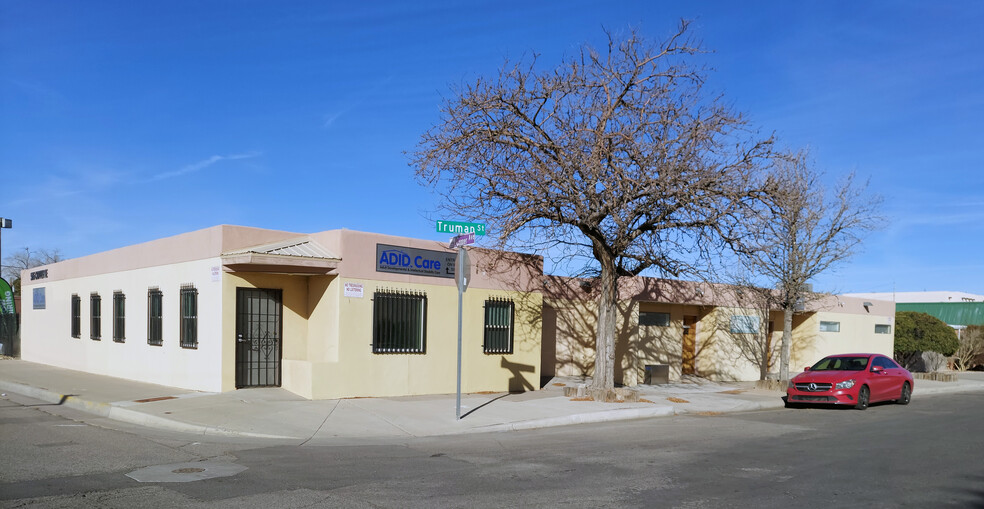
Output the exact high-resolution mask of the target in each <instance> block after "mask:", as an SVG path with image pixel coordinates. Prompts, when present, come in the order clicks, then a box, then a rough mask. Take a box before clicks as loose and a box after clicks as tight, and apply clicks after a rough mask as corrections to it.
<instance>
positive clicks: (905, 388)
mask: <svg viewBox="0 0 984 509" xmlns="http://www.w3.org/2000/svg"><path fill="white" fill-rule="evenodd" d="M910 401H912V387H909V382H905V383H904V384H902V395H901V396H899V399H897V400H895V402H896V403H898V404H900V405H908V404H909V402H910Z"/></svg>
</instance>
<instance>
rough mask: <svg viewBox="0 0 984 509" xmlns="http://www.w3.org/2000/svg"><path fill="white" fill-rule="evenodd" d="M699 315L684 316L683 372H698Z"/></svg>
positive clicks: (687, 373) (692, 373)
mask: <svg viewBox="0 0 984 509" xmlns="http://www.w3.org/2000/svg"><path fill="white" fill-rule="evenodd" d="M696 364H697V317H696V316H684V317H683V374H684V375H694V374H696V373H697V366H696Z"/></svg>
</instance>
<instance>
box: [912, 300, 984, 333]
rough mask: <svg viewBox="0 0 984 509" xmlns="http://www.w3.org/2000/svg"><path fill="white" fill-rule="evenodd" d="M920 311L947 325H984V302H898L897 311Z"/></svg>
mask: <svg viewBox="0 0 984 509" xmlns="http://www.w3.org/2000/svg"><path fill="white" fill-rule="evenodd" d="M899 311H919V312H921V313H926V314H928V315H932V316H935V317H936V318H939V319H940V320H943V321H944V322H946V324H947V325H950V326H955V325H962V326H965V327H966V326H967V325H984V302H897V303H895V312H896V313H898V312H899Z"/></svg>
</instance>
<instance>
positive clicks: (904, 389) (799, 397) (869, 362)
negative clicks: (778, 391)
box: [786, 353, 913, 410]
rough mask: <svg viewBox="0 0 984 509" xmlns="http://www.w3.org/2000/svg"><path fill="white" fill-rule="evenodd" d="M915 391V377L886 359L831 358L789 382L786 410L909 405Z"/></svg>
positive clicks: (863, 355) (863, 356)
mask: <svg viewBox="0 0 984 509" xmlns="http://www.w3.org/2000/svg"><path fill="white" fill-rule="evenodd" d="M912 388H913V383H912V373H909V371H908V370H906V369H905V368H903V367H901V366H899V365H898V364H896V363H895V361H894V360H892V359H890V358H888V357H886V356H884V355H880V354H874V353H854V354H842V355H831V356H830V357H824V358H823V359H821V360H820V362H818V363H816V364H814V365H813V366H812V367H809V368H806V371H804V372H803V373H800V374H799V375H796V376H794V377H793V379H792V380H790V381H789V386H788V387H787V388H786V406H787V407H791V406H794V405H795V404H796V403H814V404H830V405H851V406H854V408H857V409H858V410H864V409H865V408H868V405H869V404H870V403H877V402H879V401H895V402H896V403H898V404H900V405H907V404H909V400H910V399H912Z"/></svg>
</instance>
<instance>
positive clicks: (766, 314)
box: [21, 225, 895, 399]
mask: <svg viewBox="0 0 984 509" xmlns="http://www.w3.org/2000/svg"><path fill="white" fill-rule="evenodd" d="M468 252H469V253H470V257H471V270H470V272H469V274H470V276H471V277H470V282H469V285H468V289H467V291H466V292H465V293H464V295H463V306H462V318H463V320H462V345H463V350H462V352H463V353H462V385H461V389H462V391H464V392H481V391H495V392H503V391H524V390H535V389H538V388H539V387H540V384H541V377H544V379H545V377H551V376H555V375H562V376H564V375H568V376H570V375H590V374H591V373H592V371H593V367H594V345H595V324H596V322H597V320H596V317H597V303H596V301H597V291H596V290H595V289H594V288H593V287H592V281H590V280H585V279H573V278H564V277H554V276H544V275H543V263H542V259H541V258H540V257H538V256H531V255H522V254H517V253H506V252H501V251H492V250H485V249H478V248H468ZM454 264H455V251H454V250H451V249H448V248H447V247H446V246H445V245H443V244H441V243H438V242H435V241H427V240H417V239H410V238H404V237H394V236H387V235H379V234H372V233H365V232H357V231H351V230H329V231H324V232H319V233H312V234H299V233H292V232H285V231H277V230H266V229H259V228H249V227H242V226H228V225H222V226H215V227H212V228H207V229H204V230H199V231H194V232H190V233H185V234H181V235H177V236H174V237H169V238H164V239H159V240H155V241H151V242H147V243H144V244H138V245H134V246H128V247H123V248H120V249H116V250H112V251H107V252H104V253H98V254H94V255H91V256H86V257H82V258H77V259H72V260H66V261H63V262H59V263H56V264H51V265H47V266H43V267H37V268H34V269H31V270H28V271H25V272H24V273H22V281H23V285H22V292H23V295H24V305H23V306H22V344H21V355H22V357H23V358H24V359H26V360H29V361H34V362H40V363H45V364H50V365H54V366H60V367H64V368H69V369H74V370H80V371H86V372H91V373H98V374H103V375H109V376H113V377H117V378H120V379H129V380H139V381H144V382H150V383H157V384H162V385H169V386H174V387H181V388H186V389H194V390H201V391H216V392H218V391H230V390H235V389H238V388H248V387H262V386H279V387H283V388H285V389H287V390H289V391H291V392H294V393H296V394H298V395H300V396H303V397H305V398H311V399H330V398H344V397H378V396H405V395H420V394H442V393H453V392H455V390H456V382H457V373H456V370H457V325H458V320H457V318H458V289H457V286H456V283H455V280H454V272H455V267H454ZM746 291H747V290H746ZM620 292H621V293H620V302H619V307H620V309H621V322H620V323H619V324H618V327H617V334H618V338H617V342H616V363H617V369H616V373H615V379H616V381H617V382H619V383H623V384H625V385H636V384H639V383H643V382H644V381H645V378H646V375H647V373H648V374H650V375H652V374H653V372H654V371H656V370H657V369H658V370H661V372H662V373H663V374H664V375H665V378H666V379H668V380H679V379H680V378H681V377H682V376H683V375H686V374H694V375H698V376H703V377H706V378H710V379H715V380H757V379H759V378H760V376H761V374H762V373H760V368H759V366H760V365H761V364H762V362H761V359H762V358H763V356H769V357H770V358H771V363H770V366H769V369H768V371H769V372H774V371H778V367H777V364H778V363H777V361H776V359H775V357H777V354H776V353H775V352H776V351H777V348H778V344H779V341H780V338H781V333H782V332H781V331H782V315H781V313H780V312H778V311H775V310H767V309H760V308H759V307H758V306H756V305H755V299H754V298H753V297H754V296H753V295H752V292H748V293H747V294H743V293H742V290H741V289H739V288H737V287H733V286H728V285H720V284H709V283H691V282H682V281H672V280H661V279H654V278H641V277H640V278H626V279H622V280H620ZM894 309H895V308H894V303H892V302H887V301H878V300H869V299H859V298H852V297H843V296H829V295H828V296H822V298H820V299H819V300H816V301H814V302H810V303H808V304H806V306H805V307H804V309H803V310H802V311H800V312H797V313H796V315H795V317H794V320H793V348H792V363H791V370H792V371H798V370H800V369H802V367H804V366H807V365H811V364H813V363H814V362H815V361H817V360H819V359H820V358H821V357H823V356H825V355H829V354H833V353H844V352H875V353H882V354H886V355H891V354H892V350H893V334H892V333H893V326H894V314H895V312H894ZM767 352H770V353H767Z"/></svg>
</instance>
